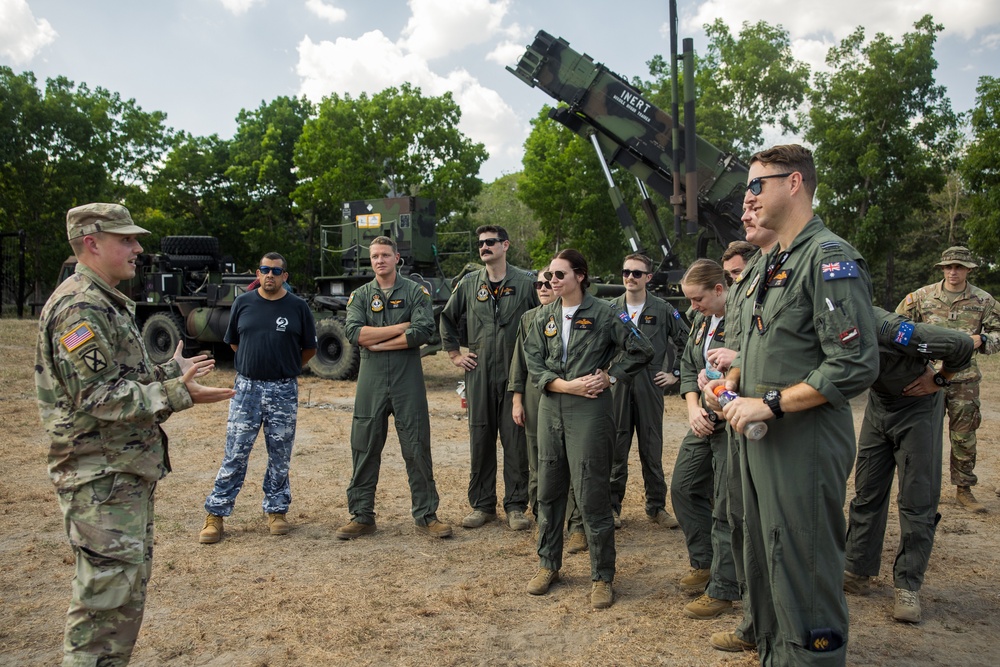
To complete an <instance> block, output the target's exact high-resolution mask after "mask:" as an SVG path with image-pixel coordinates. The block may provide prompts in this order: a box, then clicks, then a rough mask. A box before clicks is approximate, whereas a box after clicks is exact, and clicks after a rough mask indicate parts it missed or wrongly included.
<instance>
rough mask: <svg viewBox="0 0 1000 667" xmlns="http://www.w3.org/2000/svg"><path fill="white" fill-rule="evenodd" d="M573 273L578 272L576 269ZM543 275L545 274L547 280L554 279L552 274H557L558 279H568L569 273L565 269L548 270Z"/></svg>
mask: <svg viewBox="0 0 1000 667" xmlns="http://www.w3.org/2000/svg"><path fill="white" fill-rule="evenodd" d="M573 273H576V269H574V270H573ZM542 275H543V276H545V279H546V280H552V276H555V277H556V279H558V280H566V276H568V275H569V274H568V273H566V272H565V271H546V272H545V273H543V274H542Z"/></svg>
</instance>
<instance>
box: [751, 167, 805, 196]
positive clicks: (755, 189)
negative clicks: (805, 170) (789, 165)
mask: <svg viewBox="0 0 1000 667" xmlns="http://www.w3.org/2000/svg"><path fill="white" fill-rule="evenodd" d="M794 173H795V172H794V171H790V172H788V173H787V174H768V175H767V176H758V177H757V178H752V179H750V182H749V183H747V190H749V191H750V194H752V195H753V196H755V197H756V196H757V195H759V194H760V191H761V190H763V189H764V182H763V181H764V179H765V178H785V177H786V176H791V175H792V174H794Z"/></svg>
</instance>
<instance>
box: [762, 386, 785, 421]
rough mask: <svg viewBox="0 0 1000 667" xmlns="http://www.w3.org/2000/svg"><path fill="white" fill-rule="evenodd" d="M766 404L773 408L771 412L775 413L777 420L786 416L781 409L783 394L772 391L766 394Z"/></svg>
mask: <svg viewBox="0 0 1000 667" xmlns="http://www.w3.org/2000/svg"><path fill="white" fill-rule="evenodd" d="M764 404H765V405H766V406H767V407H769V408H771V412H773V413H774V418H775V419H781V418H782V417H784V416H785V413H784V412H783V411H782V409H781V392H780V391H778V390H776V389H772V390H771V391H769V392H767V393H766V394H764Z"/></svg>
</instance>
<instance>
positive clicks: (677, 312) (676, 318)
mask: <svg viewBox="0 0 1000 667" xmlns="http://www.w3.org/2000/svg"><path fill="white" fill-rule="evenodd" d="M674 319H675V320H679V319H681V311H679V310H675V311H674Z"/></svg>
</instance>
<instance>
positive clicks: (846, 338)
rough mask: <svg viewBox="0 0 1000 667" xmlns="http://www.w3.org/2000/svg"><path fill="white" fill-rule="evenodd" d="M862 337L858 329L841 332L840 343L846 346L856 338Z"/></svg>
mask: <svg viewBox="0 0 1000 667" xmlns="http://www.w3.org/2000/svg"><path fill="white" fill-rule="evenodd" d="M860 335H861V334H860V333H858V328H857V327H851V328H850V329H848V330H847V331H842V332H840V342H841V343H842V344H844V345H846V344H847V343H850V342H851V341H852V340H854V339H855V338H857V337H858V336H860Z"/></svg>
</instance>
